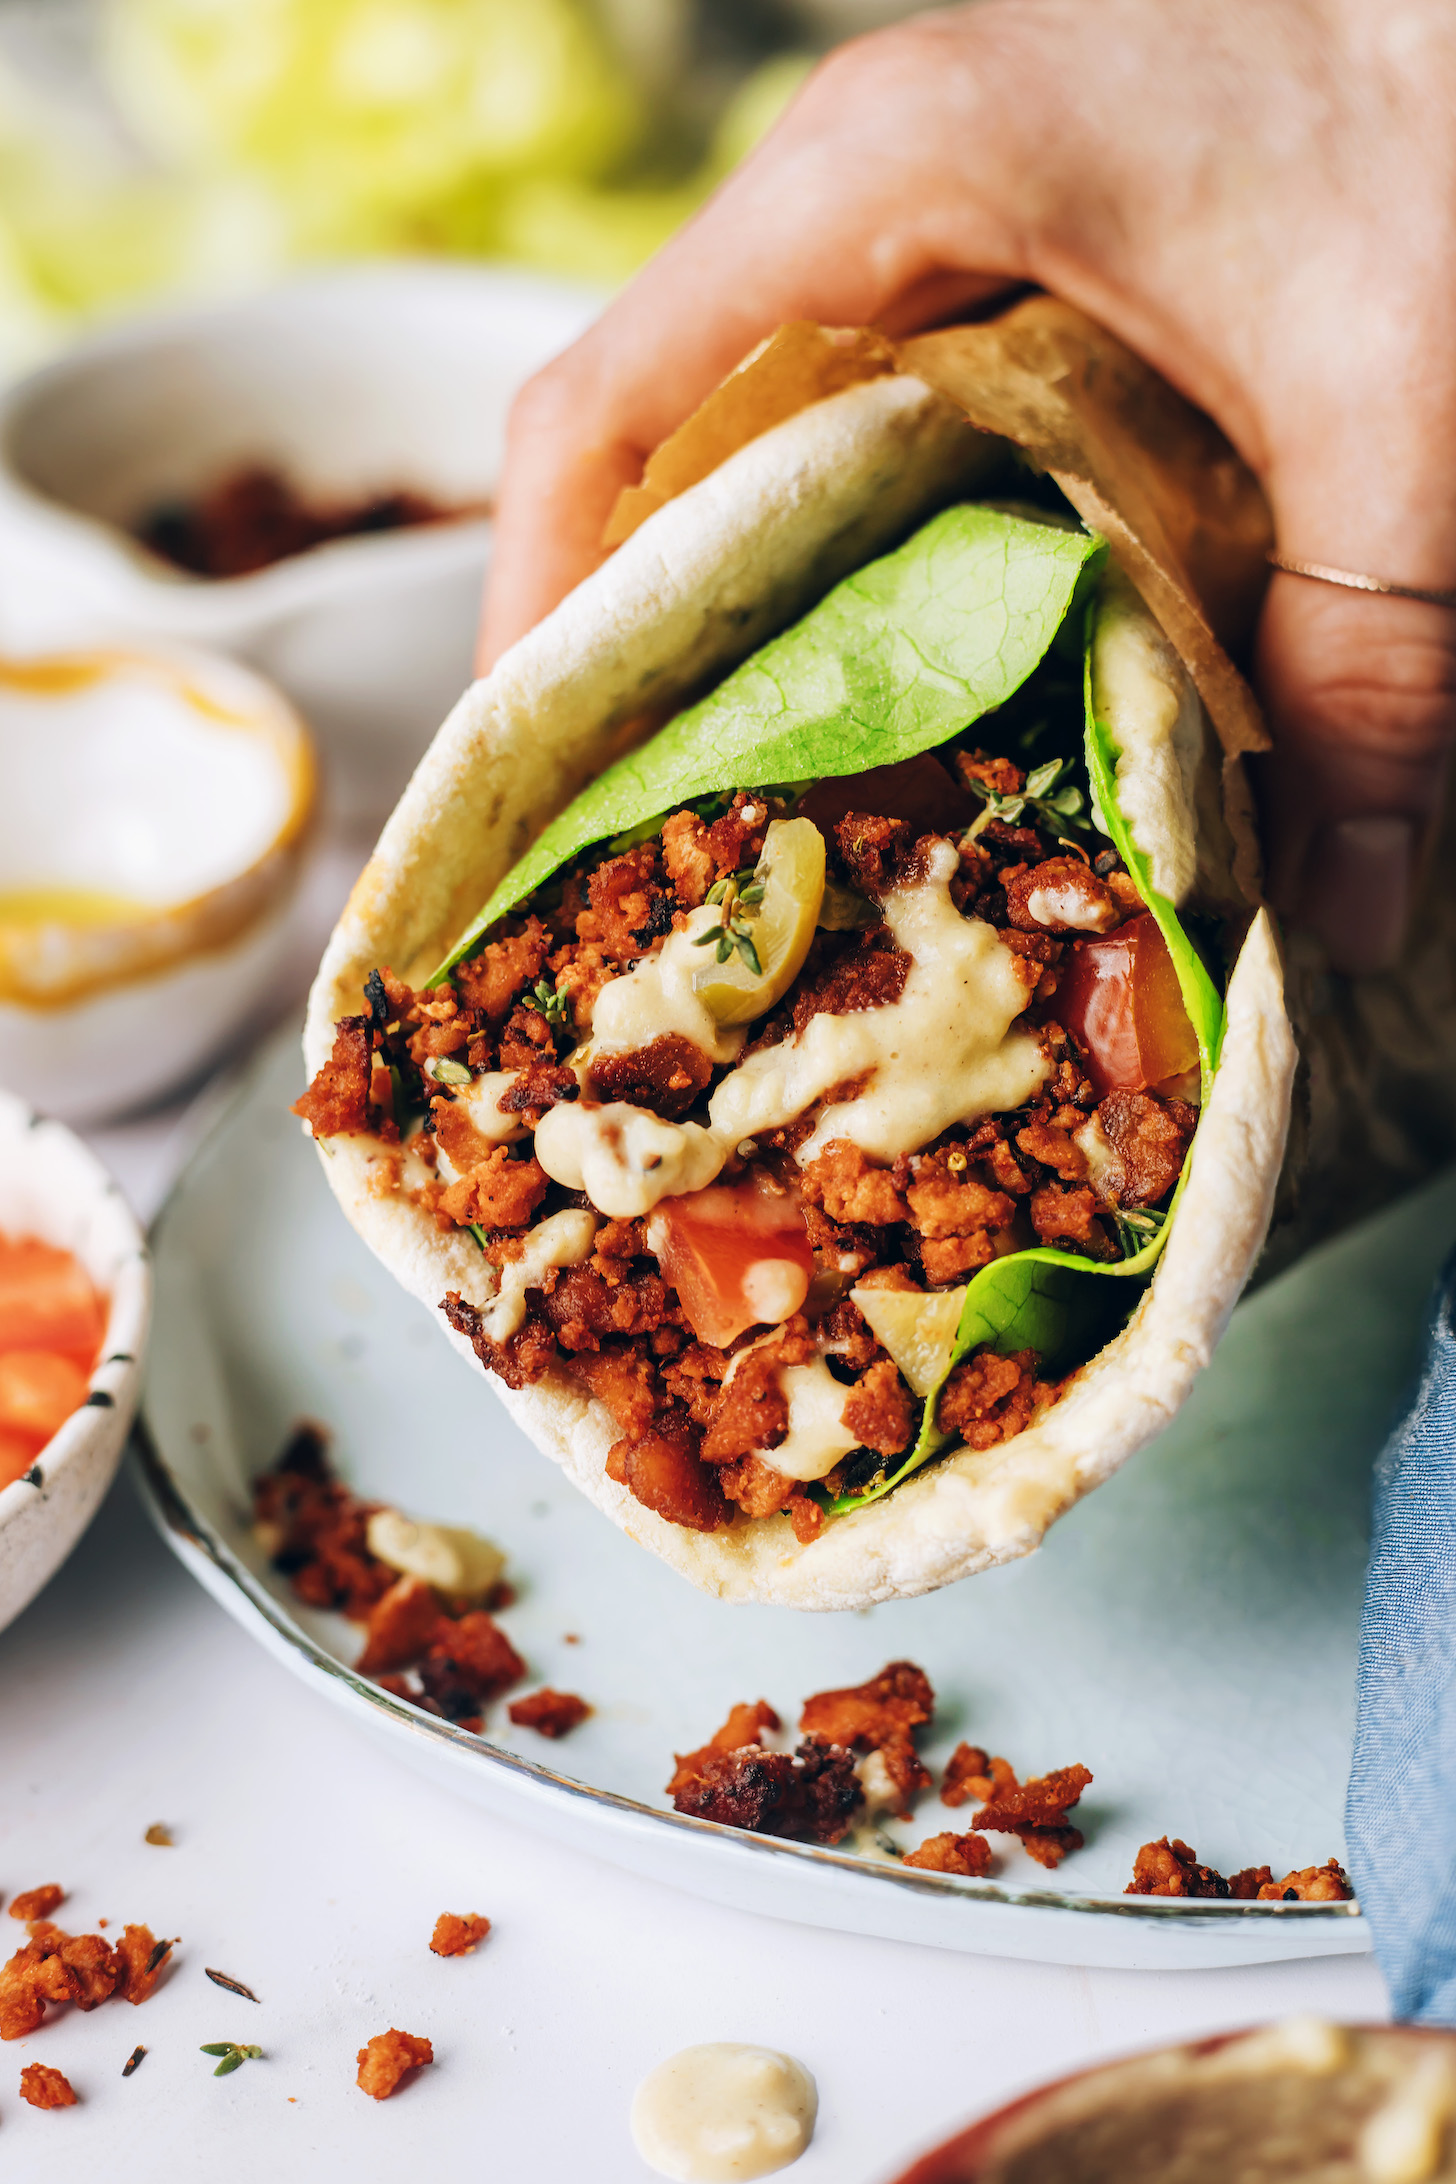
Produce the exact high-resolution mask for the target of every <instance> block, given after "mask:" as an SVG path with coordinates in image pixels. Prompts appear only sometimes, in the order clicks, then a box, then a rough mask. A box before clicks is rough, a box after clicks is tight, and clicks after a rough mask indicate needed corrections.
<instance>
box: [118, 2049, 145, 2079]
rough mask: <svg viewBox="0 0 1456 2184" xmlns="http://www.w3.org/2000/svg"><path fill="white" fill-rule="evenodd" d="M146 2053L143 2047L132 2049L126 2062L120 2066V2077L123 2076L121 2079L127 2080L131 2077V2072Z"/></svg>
mask: <svg viewBox="0 0 1456 2184" xmlns="http://www.w3.org/2000/svg"><path fill="white" fill-rule="evenodd" d="M146 2052H147V2051H146V2049H145V2048H144V2047H134V2048H133V2049H132V2051H131V2053H130V2055H128V2057H127V2059H126V2061H125V2062H124V2063H123V2064H122V2066H121V2075H122V2076H123V2078H129V2077H130V2076H131V2074H132V2072H133V2071H134V2070H135V2069H136V2067H137V2065H138V2064H139V2063H140V2062H141V2060H142V2057H143V2056H144V2055H145V2054H146Z"/></svg>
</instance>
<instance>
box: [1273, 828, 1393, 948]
mask: <svg viewBox="0 0 1456 2184" xmlns="http://www.w3.org/2000/svg"><path fill="white" fill-rule="evenodd" d="M1415 849H1416V830H1415V828H1414V826H1413V825H1412V823H1411V821H1410V820H1409V819H1399V818H1394V817H1383V818H1369V819H1337V820H1335V821H1333V822H1332V823H1331V824H1330V825H1329V826H1325V827H1321V829H1320V831H1319V832H1318V834H1316V836H1315V838H1314V840H1313V842H1312V843H1311V845H1310V850H1309V856H1308V859H1307V861H1306V863H1305V868H1304V886H1303V889H1302V891H1301V896H1300V917H1299V922H1300V924H1301V925H1307V926H1309V927H1311V928H1312V930H1313V931H1314V932H1316V933H1317V934H1318V935H1319V937H1320V939H1321V940H1322V941H1323V942H1324V944H1325V947H1326V948H1327V950H1328V951H1329V957H1330V961H1331V963H1332V964H1333V966H1334V968H1335V969H1336V970H1337V971H1344V972H1346V973H1347V974H1348V975H1349V976H1350V977H1351V978H1362V977H1364V976H1365V975H1366V974H1367V973H1369V972H1371V971H1384V970H1388V969H1389V968H1390V966H1391V964H1392V963H1394V961H1395V959H1396V957H1397V956H1398V955H1399V954H1400V946H1401V942H1402V941H1403V940H1404V938H1405V928H1406V919H1407V918H1408V917H1409V915H1410V896H1411V877H1412V870H1413V867H1414V864H1415Z"/></svg>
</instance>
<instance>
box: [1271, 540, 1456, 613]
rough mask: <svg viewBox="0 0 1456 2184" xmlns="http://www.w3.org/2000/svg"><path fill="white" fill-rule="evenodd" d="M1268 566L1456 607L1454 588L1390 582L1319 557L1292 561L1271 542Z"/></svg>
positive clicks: (1318, 580) (1316, 579) (1354, 588)
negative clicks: (1330, 565) (1332, 565)
mask: <svg viewBox="0 0 1456 2184" xmlns="http://www.w3.org/2000/svg"><path fill="white" fill-rule="evenodd" d="M1266 558H1267V559H1268V562H1269V565H1270V567H1271V568H1275V569H1282V570H1283V571H1284V573H1285V575H1286V576H1308V577H1311V578H1312V579H1313V580H1314V582H1315V583H1316V584H1343V585H1344V587H1345V589H1346V591H1367V592H1385V593H1387V594H1388V595H1389V596H1390V597H1391V598H1394V599H1423V600H1424V601H1425V602H1426V604H1427V606H1431V607H1456V588H1453V589H1452V590H1450V591H1438V590H1436V589H1434V588H1433V587H1432V586H1430V585H1426V584H1392V583H1391V582H1390V581H1389V579H1388V578H1386V577H1383V576H1359V575H1357V574H1356V572H1355V571H1354V570H1353V569H1329V568H1326V566H1325V564H1324V563H1323V562H1322V561H1291V560H1290V558H1289V556H1288V555H1287V554H1281V553H1276V552H1275V550H1274V548H1273V547H1272V546H1271V547H1270V549H1269V553H1268V555H1267V557H1266Z"/></svg>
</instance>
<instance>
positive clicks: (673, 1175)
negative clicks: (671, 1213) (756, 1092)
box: [535, 1100, 729, 1221]
mask: <svg viewBox="0 0 1456 2184" xmlns="http://www.w3.org/2000/svg"><path fill="white" fill-rule="evenodd" d="M728 1150H729V1149H728V1147H727V1146H726V1145H724V1144H722V1143H721V1142H720V1141H719V1139H718V1138H717V1136H716V1135H715V1134H714V1133H713V1132H712V1131H711V1130H705V1129H704V1128H703V1126H702V1124H701V1123H696V1122H664V1121H662V1119H661V1117H660V1116H658V1115H653V1114H649V1113H648V1111H647V1109H646V1108H645V1107H634V1106H632V1104H631V1102H630V1101H628V1100H611V1101H609V1102H608V1103H607V1105H606V1106H604V1107H588V1106H586V1105H585V1104H584V1103H583V1102H581V1101H580V1100H576V1101H572V1102H571V1103H570V1104H566V1103H563V1104H562V1105H561V1106H560V1107H553V1108H551V1109H550V1110H549V1111H548V1112H547V1113H546V1114H544V1115H543V1116H542V1117H541V1127H540V1128H539V1129H538V1130H537V1132H536V1145H535V1153H536V1158H537V1159H538V1160H539V1161H540V1163H541V1165H542V1167H543V1168H544V1169H545V1170H546V1173H547V1174H548V1175H549V1176H550V1177H552V1179H553V1180H554V1181H555V1182H557V1183H560V1184H563V1185H564V1186H565V1188H566V1189H567V1190H569V1191H585V1192H586V1195H587V1197H588V1198H589V1199H590V1200H591V1202H592V1204H593V1205H594V1206H596V1207H598V1208H599V1209H600V1210H601V1212H603V1213H605V1214H607V1215H608V1216H609V1217H610V1218H611V1219H612V1220H613V1221H633V1220H636V1219H637V1218H638V1216H639V1215H641V1214H644V1213H650V1212H651V1210H652V1208H653V1207H654V1206H655V1205H656V1204H657V1202H658V1200H659V1199H662V1198H674V1197H677V1196H678V1195H679V1194H680V1193H681V1192H683V1191H700V1190H702V1189H704V1188H705V1186H706V1185H707V1184H709V1183H711V1182H712V1180H713V1178H714V1176H715V1175H716V1174H717V1173H718V1171H719V1169H720V1168H721V1167H722V1165H723V1163H724V1161H725V1160H726V1159H727V1158H728Z"/></svg>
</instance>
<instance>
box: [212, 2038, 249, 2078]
mask: <svg viewBox="0 0 1456 2184" xmlns="http://www.w3.org/2000/svg"><path fill="white" fill-rule="evenodd" d="M199 2053H200V2054H203V2055H219V2056H221V2057H222V2060H221V2062H220V2063H219V2064H218V2066H217V2068H216V2070H215V2071H214V2072H213V2074H212V2075H213V2076H214V2078H226V2077H229V2076H231V2074H232V2072H233V2071H235V2070H241V2069H242V2067H243V2064H244V2063H256V2062H260V2061H261V2060H262V2056H263V2050H262V2049H261V2048H260V2047H244V2046H243V2045H241V2044H240V2043H239V2042H238V2041H236V2040H209V2041H208V2042H207V2044H206V2046H205V2047H203V2048H201V2049H200V2050H199Z"/></svg>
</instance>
